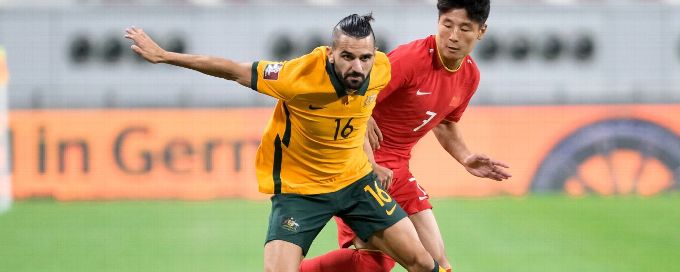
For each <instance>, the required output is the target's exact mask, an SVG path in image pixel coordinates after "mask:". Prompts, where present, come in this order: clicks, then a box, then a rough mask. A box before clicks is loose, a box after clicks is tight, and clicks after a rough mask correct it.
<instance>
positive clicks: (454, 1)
mask: <svg viewBox="0 0 680 272" xmlns="http://www.w3.org/2000/svg"><path fill="white" fill-rule="evenodd" d="M490 2H491V1H490V0H437V9H438V10H439V16H441V15H442V14H444V13H447V12H449V11H451V10H452V9H465V11H467V14H468V17H470V20H472V21H473V22H476V23H478V24H479V25H480V26H482V25H484V24H485V23H486V19H487V18H489V11H490V10H491V3H490Z"/></svg>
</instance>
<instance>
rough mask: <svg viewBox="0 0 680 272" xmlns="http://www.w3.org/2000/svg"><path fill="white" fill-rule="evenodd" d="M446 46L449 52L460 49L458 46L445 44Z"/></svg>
mask: <svg viewBox="0 0 680 272" xmlns="http://www.w3.org/2000/svg"><path fill="white" fill-rule="evenodd" d="M446 48H447V49H449V51H450V52H454V53H456V52H458V51H460V48H459V47H453V46H447V47H446Z"/></svg>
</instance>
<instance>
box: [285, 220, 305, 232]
mask: <svg viewBox="0 0 680 272" xmlns="http://www.w3.org/2000/svg"><path fill="white" fill-rule="evenodd" d="M281 227H282V228H283V229H285V230H288V231H292V232H298V231H299V230H300V224H298V223H297V222H295V218H292V217H286V218H284V219H283V222H282V223H281Z"/></svg>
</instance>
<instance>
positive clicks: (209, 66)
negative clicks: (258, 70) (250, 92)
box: [161, 52, 252, 87]
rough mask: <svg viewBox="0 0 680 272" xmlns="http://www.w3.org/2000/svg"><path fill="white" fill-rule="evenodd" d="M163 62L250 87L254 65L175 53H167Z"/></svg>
mask: <svg viewBox="0 0 680 272" xmlns="http://www.w3.org/2000/svg"><path fill="white" fill-rule="evenodd" d="M161 62H163V63H167V64H171V65H175V66H179V67H184V68H188V69H192V70H195V71H198V72H201V73H204V74H207V75H211V76H214V77H219V78H224V79H227V80H232V81H236V82H238V83H240V84H241V85H244V86H246V87H250V76H251V71H250V65H252V63H237V62H234V61H232V60H228V59H223V58H218V57H210V56H202V55H191V54H180V53H174V52H166V53H165V54H164V55H163V59H162V61H161Z"/></svg>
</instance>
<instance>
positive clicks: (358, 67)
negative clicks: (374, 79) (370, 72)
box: [352, 59, 364, 73]
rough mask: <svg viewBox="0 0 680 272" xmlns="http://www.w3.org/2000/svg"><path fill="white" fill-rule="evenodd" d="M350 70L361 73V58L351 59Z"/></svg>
mask: <svg viewBox="0 0 680 272" xmlns="http://www.w3.org/2000/svg"><path fill="white" fill-rule="evenodd" d="M352 70H354V71H355V72H359V73H362V72H363V70H364V69H363V67H362V66H361V60H359V59H355V60H353V61H352Z"/></svg>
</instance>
